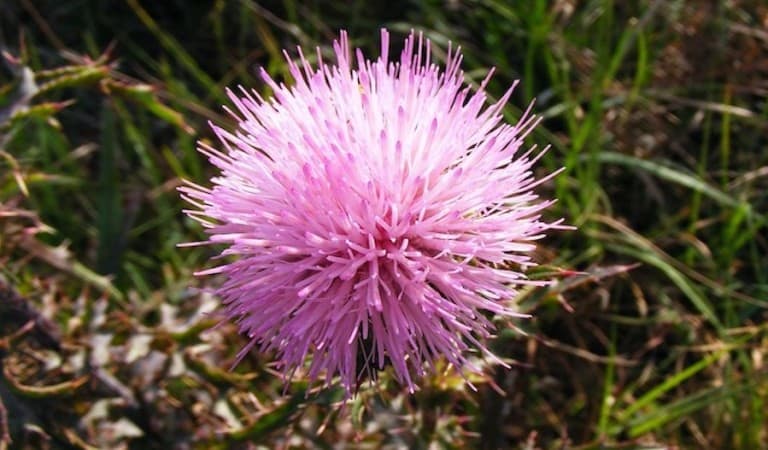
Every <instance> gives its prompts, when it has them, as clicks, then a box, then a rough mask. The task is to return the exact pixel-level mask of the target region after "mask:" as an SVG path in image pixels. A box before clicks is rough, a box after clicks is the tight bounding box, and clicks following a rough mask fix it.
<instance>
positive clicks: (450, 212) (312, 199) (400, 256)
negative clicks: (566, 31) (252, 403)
mask: <svg viewBox="0 0 768 450" xmlns="http://www.w3.org/2000/svg"><path fill="white" fill-rule="evenodd" d="M381 40H382V43H381V56H380V57H379V58H378V59H377V60H375V61H371V60H368V59H365V57H364V56H363V54H362V52H361V51H360V50H357V51H356V53H355V62H353V58H352V56H351V52H350V48H349V42H348V39H347V35H346V34H345V33H344V32H342V33H341V37H340V39H339V40H338V41H336V42H334V46H333V49H334V52H335V59H336V63H335V65H332V64H328V63H325V62H324V61H323V60H322V57H321V54H320V51H319V49H318V52H317V59H318V61H317V64H316V66H313V65H312V64H310V63H309V62H308V60H307V59H306V58H305V56H304V55H303V54H302V52H301V49H299V50H298V52H299V59H298V62H297V63H296V62H293V61H292V60H291V59H290V58H288V55H287V54H286V58H288V67H289V69H290V73H291V76H292V78H293V83H292V86H286V85H284V84H282V83H278V82H276V81H275V80H273V79H272V78H271V77H270V76H269V75H268V74H267V73H266V72H265V71H264V70H262V71H261V76H262V77H263V79H264V81H265V82H266V84H267V85H268V86H269V87H270V88H271V90H272V91H273V96H272V98H271V99H266V98H264V97H262V96H261V95H260V94H259V93H258V92H256V91H250V90H246V89H243V88H240V89H239V91H236V92H233V91H229V92H228V94H229V98H230V99H231V101H232V103H233V104H234V106H235V107H236V110H234V111H231V110H228V111H229V112H230V114H231V115H232V116H233V117H234V118H235V119H236V120H237V121H238V127H237V129H236V130H234V131H227V130H225V129H222V128H221V127H219V126H216V125H212V126H213V129H214V131H215V133H216V135H217V136H218V138H219V140H220V141H221V147H222V148H221V149H216V148H214V147H212V146H209V145H208V144H204V143H203V144H200V151H201V152H202V153H204V154H205V155H207V157H208V158H209V160H210V162H211V163H212V164H213V165H215V166H216V167H217V168H218V169H219V170H220V171H221V173H220V175H219V176H217V177H215V178H213V179H212V183H213V187H212V188H206V187H202V186H198V185H195V184H191V183H189V184H188V185H187V186H185V187H183V188H182V189H181V190H182V192H183V195H184V197H185V198H186V199H187V200H188V201H189V202H190V203H191V204H193V205H194V206H195V207H196V208H197V209H195V210H191V211H186V213H187V214H188V215H190V216H191V217H193V218H195V219H196V220H198V221H200V222H201V223H202V224H203V225H204V226H205V227H206V228H207V233H208V235H209V238H208V240H207V241H205V242H203V243H204V244H208V243H210V244H225V245H226V249H225V250H224V251H223V252H222V255H226V256H234V257H235V258H233V259H231V260H230V261H231V262H225V263H222V264H221V265H219V266H218V267H215V268H212V269H209V270H205V271H202V272H199V273H198V274H199V275H210V274H221V275H222V276H223V278H224V280H225V281H223V284H222V285H221V286H220V287H218V288H217V289H216V293H217V294H218V296H219V297H220V298H221V300H222V303H223V312H224V315H225V316H226V317H227V318H228V319H230V320H234V321H235V322H236V323H237V324H238V327H239V331H240V333H242V334H243V335H245V336H247V338H248V339H249V340H250V341H249V343H248V344H247V345H246V346H245V348H243V350H242V351H241V353H240V354H239V357H240V358H242V357H243V356H244V355H245V354H246V353H247V352H249V351H250V350H251V349H252V348H253V347H257V348H258V350H259V351H261V352H272V353H273V354H274V355H275V357H276V359H277V362H278V365H279V366H280V367H281V369H282V370H283V371H284V373H285V374H286V375H291V374H293V371H294V370H295V369H297V368H299V367H303V366H304V364H305V362H306V361H308V360H309V361H311V362H309V363H308V368H307V370H308V376H309V378H310V379H316V378H317V377H319V376H321V375H323V374H324V375H325V376H326V377H327V382H328V383H331V382H332V379H333V377H335V376H339V377H340V381H341V384H342V385H343V386H344V387H345V388H346V389H347V391H348V392H350V391H352V390H354V389H355V386H356V385H357V383H358V382H359V380H360V378H361V377H362V376H363V375H364V374H365V373H366V372H375V371H376V370H379V369H381V368H383V367H384V366H385V365H386V364H391V366H392V368H393V371H394V375H395V376H396V378H397V379H398V381H399V382H401V383H403V384H405V385H407V386H408V388H409V389H410V390H411V391H413V390H414V389H415V387H416V386H415V383H414V379H415V376H421V375H424V374H425V372H426V370H429V369H430V368H432V369H434V362H435V360H437V359H438V358H441V357H442V358H445V360H447V361H448V362H449V363H451V364H452V365H453V366H454V367H456V368H458V370H460V371H462V373H464V370H471V371H477V370H479V369H478V368H477V367H475V366H474V365H472V364H471V363H470V362H469V361H468V359H467V356H466V353H467V351H468V350H469V349H470V348H471V347H474V348H477V349H480V350H482V351H483V352H485V353H486V354H490V352H489V351H488V349H487V348H486V347H485V345H484V343H483V341H484V340H485V339H486V338H488V337H489V336H490V333H491V331H492V330H493V325H492V323H491V321H490V320H489V319H488V318H487V317H486V315H489V314H488V313H492V314H497V315H503V316H511V317H522V316H524V315H523V314H519V313H518V312H516V311H515V306H514V302H513V301H514V298H515V296H516V288H517V287H519V286H521V285H531V284H534V285H535V284H546V283H545V282H541V281H531V280H528V279H527V278H526V276H525V275H524V273H523V272H524V271H525V269H526V268H529V267H531V266H534V265H535V263H534V262H533V261H532V260H531V258H530V256H529V253H530V252H531V251H532V250H533V249H534V248H535V246H534V243H533V241H535V240H537V239H539V238H541V237H542V236H543V234H542V233H543V232H544V231H546V230H547V229H550V228H557V227H559V225H558V224H559V222H555V223H546V222H543V221H542V219H541V217H540V214H541V211H542V210H543V209H544V208H546V207H547V206H549V205H550V204H551V203H552V201H541V200H539V199H538V197H537V196H536V195H535V194H534V193H533V188H534V187H536V186H537V185H538V184H540V183H541V182H543V181H545V180H546V179H548V178H550V177H547V178H545V179H541V180H536V179H535V178H534V176H533V174H532V172H531V169H532V166H533V164H534V163H535V161H536V160H537V159H538V156H534V154H533V149H529V150H528V151H523V150H521V147H522V145H523V138H524V137H525V136H526V135H527V134H528V133H530V131H531V130H532V128H533V127H534V126H535V125H536V123H537V122H538V119H537V118H536V117H535V116H533V115H531V114H530V108H528V111H526V112H525V114H523V116H522V118H521V119H520V120H519V121H518V122H517V124H515V125H509V124H506V123H504V122H503V118H502V108H503V106H504V105H505V103H506V102H507V100H508V98H509V96H510V95H511V93H512V89H513V88H514V86H512V88H510V89H509V90H508V91H507V92H506V94H504V95H503V96H502V97H501V99H500V100H499V101H497V102H496V103H493V104H491V105H487V104H486V94H485V91H484V87H485V85H486V83H487V82H488V80H489V79H490V76H491V74H489V75H488V77H487V78H486V79H485V81H484V82H483V83H482V84H481V86H480V87H479V89H478V90H477V92H475V93H472V90H471V89H470V87H468V86H465V84H464V79H463V72H461V70H460V65H461V61H462V56H461V54H460V49H456V50H452V49H451V47H450V46H449V47H448V54H447V56H446V58H445V67H444V68H441V67H440V66H438V65H437V64H435V63H434V62H433V60H432V55H431V52H430V42H429V41H428V40H426V41H425V40H424V39H423V38H422V35H421V34H414V33H411V35H410V36H409V37H408V38H407V39H406V40H405V45H404V49H403V51H402V54H401V55H400V58H399V60H397V61H393V60H390V56H389V34H388V32H387V31H386V30H382V32H381ZM538 155H541V153H539V154H538ZM193 244H194V243H193ZM484 313H485V314H486V315H484Z"/></svg>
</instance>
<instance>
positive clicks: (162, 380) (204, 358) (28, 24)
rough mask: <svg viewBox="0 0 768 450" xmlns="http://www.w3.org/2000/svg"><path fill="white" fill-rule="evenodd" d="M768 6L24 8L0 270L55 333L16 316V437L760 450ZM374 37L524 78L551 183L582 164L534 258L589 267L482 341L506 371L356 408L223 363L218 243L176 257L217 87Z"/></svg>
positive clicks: (75, 3)
mask: <svg viewBox="0 0 768 450" xmlns="http://www.w3.org/2000/svg"><path fill="white" fill-rule="evenodd" d="M108 4H109V5H108ZM761 5H762V2H760V1H757V0H754V1H744V2H725V1H712V2H707V3H706V6H701V5H700V4H699V3H698V2H686V1H660V0H656V1H651V0H648V1H629V2H619V1H609V0H591V1H583V2H552V1H543V0H535V1H530V2H512V1H507V2H504V1H496V0H473V1H466V2H443V1H425V2H405V1H399V2H395V3H387V4H385V3H384V2H382V3H381V4H379V3H371V2H363V1H359V0H354V1H351V2H344V3H339V4H336V3H334V2H310V3H305V2H295V1H287V0H286V1H283V2H267V3H261V2H259V3H256V2H252V1H249V0H242V1H234V0H233V1H224V0H217V1H212V2H190V4H188V3H187V2H181V1H169V2H147V1H141V0H125V1H124V2H98V1H95V0H71V1H67V2H53V1H36V2H32V1H28V0H11V1H10V3H9V4H8V6H4V8H3V10H2V11H0V45H1V46H2V50H4V51H5V52H7V54H8V55H12V57H14V58H18V59H19V62H18V64H13V63H10V62H9V63H7V64H5V66H4V67H3V68H2V69H0V150H1V151H0V273H2V275H3V277H2V278H3V279H5V280H7V283H8V284H9V285H10V286H12V287H13V288H14V289H15V290H17V291H18V292H19V293H20V294H21V295H22V296H24V297H25V298H28V299H29V301H30V302H31V304H32V305H34V307H35V309H36V310H38V311H41V312H42V313H43V314H44V315H45V316H46V317H49V318H52V319H53V320H54V322H55V323H56V324H57V326H58V327H59V328H60V330H61V336H60V340H61V342H62V348H61V349H47V348H44V346H41V345H40V344H39V343H35V334H34V332H29V333H28V334H27V335H26V336H16V335H14V333H17V332H18V329H19V327H20V326H21V325H23V324H19V323H9V322H8V321H5V320H4V319H3V316H2V315H0V330H1V331H2V334H0V338H2V340H0V361H2V366H3V369H4V371H5V372H4V373H3V374H2V375H0V394H2V397H1V398H2V402H3V405H4V409H6V410H7V411H8V417H9V418H10V419H9V420H2V415H0V425H2V423H3V422H7V425H8V426H7V428H8V430H9V432H10V436H11V437H12V438H13V444H11V445H10V448H37V447H38V446H39V445H42V444H40V443H41V442H48V445H50V446H51V447H52V448H94V447H96V448H99V447H112V446H117V445H119V444H120V443H126V444H127V445H129V448H167V447H169V446H170V445H172V444H178V443H187V444H189V445H190V446H192V447H193V448H222V449H223V448H248V447H247V444H246V442H249V441H250V442H255V443H257V444H262V445H264V446H265V448H271V447H279V448H304V447H310V446H316V447H320V448H331V446H333V445H335V443H337V442H346V443H348V445H351V446H368V447H370V448H379V447H381V446H390V447H391V448H398V447H407V448H466V447H478V448H519V449H528V448H543V449H550V448H579V449H598V448H601V449H605V448H638V449H639V448H667V447H670V446H678V447H680V448H733V449H755V448H764V447H766V446H768V431H766V429H765V424H766V423H768V413H766V410H767V408H766V400H768V375H767V374H768V371H766V368H765V364H766V357H767V356H766V343H768V326H767V325H766V318H768V308H767V307H768V300H767V299H768V257H767V256H766V254H768V241H767V240H766V237H765V236H768V232H766V230H767V229H768V194H766V193H767V192H768V171H767V170H766V168H768V152H766V151H765V149H766V146H767V145H768V139H766V136H768V134H766V130H768V102H767V101H766V94H765V89H764V82H763V80H764V79H765V75H766V72H765V70H766V69H765V67H763V66H761V65H760V63H761V61H765V60H766V59H768V41H766V38H765V33H764V32H763V31H762V25H761V24H763V23H764V22H765V20H766V11H765V8H764V7H762V9H761ZM382 26H386V27H388V28H390V30H392V31H393V32H394V33H395V34H396V35H397V37H399V36H403V35H405V34H406V33H407V32H408V31H409V30H411V29H417V30H423V32H424V33H425V35H426V36H428V37H429V38H430V39H432V41H433V42H435V44H436V45H437V46H438V50H437V51H436V52H435V54H436V55H437V57H438V58H439V57H442V56H444V53H443V52H442V51H443V50H444V49H445V47H446V46H447V43H448V42H449V41H451V42H453V43H458V44H460V45H461V46H462V48H463V50H464V53H465V65H464V69H465V74H466V78H467V81H468V82H469V83H473V84H476V83H479V82H480V81H481V80H482V78H483V77H484V76H485V74H486V73H487V70H488V69H489V68H490V67H495V68H496V75H495V76H494V79H493V81H492V82H491V84H490V85H489V88H488V89H489V93H490V95H491V96H495V97H498V96H500V95H501V94H502V93H503V92H504V90H505V89H506V87H508V86H509V85H510V84H511V83H512V82H513V81H514V80H516V79H521V80H522V84H521V86H520V88H519V89H518V91H517V92H516V93H515V95H514V96H513V99H512V101H511V104H510V105H509V106H508V107H507V109H506V111H505V114H506V115H507V117H508V119H509V120H515V118H516V117H518V116H519V114H520V112H521V110H522V109H523V108H525V106H526V105H527V104H528V103H529V102H530V101H531V100H533V99H536V108H535V109H536V111H537V112H538V113H539V114H541V115H542V117H544V121H543V123H542V124H541V125H540V126H539V127H538V129H537V130H536V131H535V132H534V133H533V135H532V136H531V138H530V143H531V144H534V143H535V144H537V145H539V146H540V147H543V146H546V145H551V150H550V151H549V153H548V154H547V155H546V156H545V157H544V159H542V162H541V164H540V165H541V167H540V169H541V173H542V174H543V173H546V172H548V171H552V170H555V169H557V168H560V167H565V171H564V172H563V173H562V174H561V175H560V176H558V177H556V178H555V179H554V180H553V181H552V182H550V183H548V184H546V185H544V186H542V187H541V188H540V191H541V193H542V195H544V196H547V197H550V196H554V197H556V198H558V200H559V201H558V203H557V204H556V206H555V207H554V208H553V209H552V210H551V211H550V212H549V214H550V217H552V218H556V217H564V218H565V219H566V221H567V223H569V224H573V225H576V226H577V227H578V230H575V231H567V232H560V233H556V234H553V235H552V236H550V237H548V238H547V240H546V241H543V242H542V245H541V248H540V250H539V251H538V253H537V259H538V260H539V261H540V262H541V263H543V264H544V265H545V269H544V270H547V271H554V272H555V273H558V272H559V270H560V269H565V270H573V271H579V272H583V275H573V276H570V277H567V276H564V277H563V280H562V282H561V283H560V284H559V285H557V286H554V287H553V288H551V289H550V290H544V291H542V290H533V291H530V292H526V293H524V296H523V298H521V305H522V306H523V307H524V308H525V309H526V310H528V311H529V312H531V313H532V314H534V316H535V318H534V319H533V320H530V321H526V322H523V323H515V324H514V325H515V326H517V327H521V328H522V329H523V330H525V331H526V333H527V335H526V336H523V335H520V334H518V333H513V332H510V330H509V329H504V328H505V324H500V325H501V327H502V328H503V329H502V330H501V331H500V332H499V336H498V338H497V339H496V340H495V341H494V342H493V348H494V350H495V351H496V352H497V353H498V354H499V355H500V356H502V357H503V358H505V359H506V360H508V361H511V362H513V364H512V368H511V369H503V368H500V367H494V366H491V365H488V367H487V368H486V373H487V377H485V378H479V379H473V380H472V381H473V383H474V384H475V385H476V386H477V387H478V390H477V391H476V392H475V391H472V390H471V389H469V388H468V387H467V386H466V384H465V382H464V380H462V379H461V378H460V377H458V376H456V375H455V374H453V373H452V372H450V371H445V373H440V374H439V375H435V376H433V377H430V378H428V379H426V380H424V381H423V389H422V390H421V391H420V392H418V393H417V394H416V395H414V396H409V395H408V394H407V393H406V392H405V391H404V390H403V389H402V388H401V387H399V386H398V385H397V384H396V383H395V382H394V381H393V380H392V379H391V377H390V376H389V375H388V374H384V375H383V376H382V379H381V381H380V386H379V387H377V388H374V387H365V388H363V389H362V390H361V393H360V395H359V396H357V397H356V398H355V399H353V400H352V401H351V402H349V403H347V404H346V405H344V407H343V408H341V409H340V407H339V405H338V404H337V401H338V399H339V392H337V391H336V390H321V389H317V388H315V387H312V386H306V384H303V382H302V380H296V381H295V382H293V383H292V384H291V386H289V388H288V392H284V391H283V385H282V380H281V379H280V377H279V376H277V375H276V374H275V372H274V368H273V367H272V365H271V364H270V360H269V358H268V355H257V354H253V355H249V356H248V357H247V358H246V359H245V360H244V361H243V363H242V364H241V365H240V366H238V368H237V369H236V370H235V371H234V372H231V373H229V372H225V371H224V370H222V369H227V368H228V367H229V365H230V364H231V363H232V361H233V360H234V354H235V353H236V352H237V350H238V348H239V347H240V346H242V345H243V338H241V337H239V336H237V335H236V334H235V333H234V331H233V329H232V328H231V327H229V326H222V327H220V328H216V329H214V330H213V331H207V332H202V330H205V329H206V328H207V327H208V326H210V325H212V324H214V323H215V322H212V320H211V318H210V317H208V316H207V315H206V314H204V311H208V310H210V308H211V307H212V306H213V305H215V300H213V299H211V298H210V297H209V296H208V295H207V294H204V293H202V291H201V290H200V289H201V288H204V287H205V286H204V285H203V283H213V282H214V281H213V280H210V279H209V280H205V281H201V280H197V279H195V278H194V277H193V276H192V273H193V272H194V271H195V270H198V269H200V268H203V267H206V264H208V263H207V259H208V258H209V257H211V256H212V255H213V249H209V248H204V247H192V248H178V247H177V244H178V243H180V242H186V241H193V240H198V239H202V238H203V233H202V230H201V229H200V227H199V226H198V225H196V224H194V223H193V222H192V221H191V220H189V219H187V218H185V217H184V216H183V215H182V214H181V210H182V209H183V208H185V205H184V204H183V203H182V201H181V200H180V199H179V196H178V193H177V191H176V188H177V187H178V186H179V185H180V183H181V180H182V179H189V180H194V181H196V182H199V183H203V184H205V183H206V179H207V178H208V177H209V176H211V175H212V173H213V171H212V169H211V168H210V167H209V166H208V164H207V162H206V161H205V159H204V158H203V157H201V156H200V155H199V154H198V153H197V152H196V150H195V146H196V141H198V140H202V141H212V140H213V137H212V133H211V131H210V129H209V127H208V126H207V121H209V120H212V121H215V122H217V123H220V124H222V125H224V126H231V119H230V118H229V117H228V116H227V115H226V114H224V112H223V110H222V109H221V107H220V105H221V104H223V103H226V96H225V94H224V89H225V87H227V86H236V85H238V84H242V85H245V86H252V87H254V88H256V89H258V90H261V91H264V92H265V93H268V92H267V88H266V87H265V85H264V84H263V83H262V82H260V81H259V80H258V78H257V77H256V73H257V72H256V68H257V67H258V66H263V67H265V68H266V69H267V70H268V71H269V72H270V73H271V74H273V75H274V76H275V77H277V78H285V77H286V74H287V65H286V64H285V61H284V60H283V57H282V53H281V49H283V48H285V49H287V50H288V51H289V53H291V54H294V52H293V49H294V48H295V46H296V45H302V46H304V48H305V49H310V48H314V47H315V46H321V47H322V49H323V51H324V53H326V54H327V53H328V47H329V43H330V42H331V40H332V39H333V37H334V36H335V35H336V33H337V30H339V29H340V28H345V29H347V30H348V31H349V33H350V36H351V38H352V40H353V42H354V44H355V45H356V46H359V47H361V48H363V49H364V50H365V51H366V52H367V53H368V54H371V55H375V54H376V52H377V51H378V35H379V33H378V29H379V28H380V27H382ZM392 41H393V42H397V41H398V39H397V38H395V39H393V40H392ZM307 53H308V54H309V53H311V52H309V51H307ZM25 68H26V69H25ZM25 70H28V71H29V72H25ZM25 73H26V75H25ZM30 74H34V78H30V76H29V75H30ZM3 283H5V282H3ZM3 289H4V288H3ZM1 290H2V289H0V291H1ZM81 377H87V378H88V380H89V382H88V384H87V385H84V386H83V387H81V386H79V385H78V386H77V388H75V387H73V386H75V385H74V384H73V383H74V381H73V380H76V381H77V380H80V378H81ZM48 387H51V389H47V388H48ZM53 387H55V388H56V389H53ZM30 389H31V390H30ZM46 389H47V390H46ZM62 396H68V397H66V398H67V399H68V400H67V401H66V402H62V401H61V398H62ZM0 411H2V410H1V409H0ZM4 428H6V427H0V449H2V448H4V447H5V446H6V441H5V440H3V434H2V431H3V429H4ZM110 430H111V432H112V433H113V436H115V437H114V440H113V441H109V438H108V437H106V436H107V434H108V433H107V432H108V431H110ZM289 442H292V443H291V444H290V445H289ZM89 446H90V447H89ZM238 446H241V447H238ZM291 446H292V447H291Z"/></svg>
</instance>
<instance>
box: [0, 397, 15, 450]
mask: <svg viewBox="0 0 768 450" xmlns="http://www.w3.org/2000/svg"><path fill="white" fill-rule="evenodd" d="M12 442H13V441H12V440H11V432H10V431H8V410H7V409H6V408H5V403H3V398H2V397H0V450H5V449H6V448H8V445H10V444H11V443H12Z"/></svg>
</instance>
